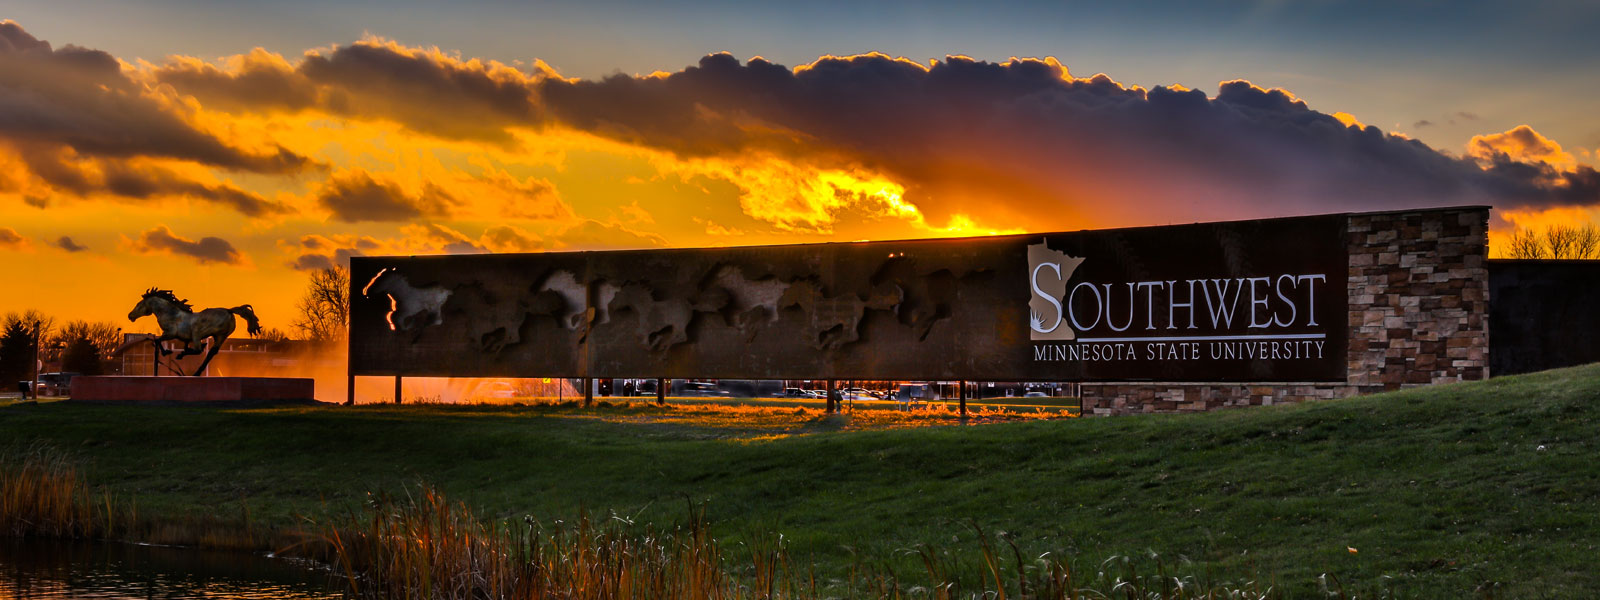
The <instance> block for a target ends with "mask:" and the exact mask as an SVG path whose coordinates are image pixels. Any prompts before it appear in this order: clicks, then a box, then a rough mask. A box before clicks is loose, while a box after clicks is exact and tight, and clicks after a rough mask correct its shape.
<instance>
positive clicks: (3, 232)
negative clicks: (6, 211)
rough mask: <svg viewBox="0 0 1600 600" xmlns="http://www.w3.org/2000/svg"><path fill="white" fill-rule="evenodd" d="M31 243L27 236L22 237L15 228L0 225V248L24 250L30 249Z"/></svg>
mask: <svg viewBox="0 0 1600 600" xmlns="http://www.w3.org/2000/svg"><path fill="white" fill-rule="evenodd" d="M32 248H33V244H32V243H31V242H29V241H28V238H25V237H22V234H20V233H17V230H15V229H12V228H10V227H0V250H11V251H26V250H31V249H32Z"/></svg>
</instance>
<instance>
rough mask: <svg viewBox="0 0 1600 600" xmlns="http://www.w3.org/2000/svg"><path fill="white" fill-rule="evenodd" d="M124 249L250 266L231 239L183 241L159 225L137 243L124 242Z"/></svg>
mask: <svg viewBox="0 0 1600 600" xmlns="http://www.w3.org/2000/svg"><path fill="white" fill-rule="evenodd" d="M124 246H125V247H126V248H127V249H129V250H132V251H134V252H140V253H144V254H171V255H174V256H183V257H188V258H192V259H194V260H195V261H196V262H198V263H200V264H202V265H204V264H210V263H218V264H225V265H235V266H243V265H246V264H248V261H246V260H245V257H244V255H243V254H240V253H239V251H238V250H236V249H234V247H233V244H231V243H229V242H228V240H225V239H222V238H219V237H211V236H206V237H203V238H200V239H199V240H191V239H188V238H184V237H182V236H179V235H177V234H174V233H173V232H172V229H170V228H168V227H167V226H165V225H160V226H157V227H156V228H154V229H150V230H148V231H145V232H143V233H140V234H139V238H138V239H135V240H129V241H125V243H124Z"/></svg>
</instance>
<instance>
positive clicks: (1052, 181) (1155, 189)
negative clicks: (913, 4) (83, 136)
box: [158, 42, 1600, 222]
mask: <svg viewBox="0 0 1600 600" xmlns="http://www.w3.org/2000/svg"><path fill="white" fill-rule="evenodd" d="M247 62H248V61H247ZM257 62H259V64H258V65H257V67H255V70H254V71H252V70H250V69H249V68H244V69H242V70H240V71H238V72H234V73H222V72H221V71H215V70H213V71H214V72H208V73H203V74H201V75H195V74H194V73H200V71H203V69H201V70H195V69H189V70H188V71H184V72H185V73H189V75H188V79H185V78H184V76H180V74H179V71H183V69H180V68H179V67H180V66H181V65H173V66H169V67H164V69H166V71H164V72H163V74H158V77H161V78H163V80H164V81H167V82H169V83H171V84H173V85H174V87H175V88H177V89H178V90H179V91H180V92H185V93H188V91H189V90H191V89H192V90H194V92H193V93H195V94H196V95H197V97H201V98H206V97H210V98H224V97H226V98H230V99H231V100H230V102H236V103H248V102H249V101H250V98H251V94H250V92H249V90H251V89H254V88H256V87H259V86H260V85H262V82H276V83H274V84H273V85H280V84H281V87H283V88H285V89H295V90H301V91H299V92H294V93H292V94H289V95H276V96H272V95H268V96H263V97H262V98H260V99H259V100H258V101H257V102H256V104H257V105H258V108H259V109H261V110H295V109H298V108H302V107H305V106H307V105H306V103H307V102H310V101H311V100H310V99H311V98H312V97H315V98H316V100H315V102H316V107H317V108H319V109H321V110H327V111H330V112H333V113H336V114H342V115H348V116H352V117H357V118H361V117H365V118H378V119H385V120H392V121H394V122H397V123H400V124H403V125H404V126H406V127H408V128H410V129H413V130H416V131H421V132H426V133H429V134H432V135H437V136H441V137H446V138H459V139H475V140H489V141H493V142H506V141H507V140H510V139H512V129H513V128H518V127H526V128H535V129H538V128H543V127H551V126H558V127H570V128H575V129H578V130H581V131H585V132H589V133H593V134H596V135H600V136H603V137H607V138H611V139H614V140H619V141H623V142H627V143H632V144H639V145H644V146H648V147H652V148H657V149H661V150H665V151H669V152H672V153H674V154H676V155H679V156H683V157H719V158H727V159H730V160H739V159H742V158H746V157H750V156H752V155H755V154H770V155H774V156H778V157H782V158H785V159H788V160H791V161H795V162H801V163H807V164H810V165H813V166H816V167H819V168H843V167H856V166H860V167H865V168H868V169H872V170H874V171H877V172H881V173H883V174H886V175H888V176H890V177H891V178H892V179H894V180H895V181H897V182H899V183H902V184H904V185H905V186H906V188H907V200H908V201H911V202H913V203H915V204H916V205H918V206H919V207H921V208H923V209H924V210H925V211H927V212H929V213H931V214H935V215H937V214H941V213H943V214H949V213H953V212H956V211H965V212H971V211H982V212H986V213H989V214H990V215H991V216H999V217H1002V218H1004V219H1007V220H1010V221H1012V222H1017V221H1020V220H1023V219H1036V218H1043V217H1051V216H1052V215H1053V216H1054V217H1055V218H1058V219H1061V218H1070V217H1071V216H1073V215H1093V214H1107V213H1113V214H1114V213H1117V212H1118V211H1123V212H1124V213H1126V216H1130V217H1132V216H1136V217H1137V218H1138V219H1140V220H1148V219H1149V215H1150V214H1159V215H1162V216H1163V217H1164V218H1165V219H1169V220H1173V221H1181V220H1191V219H1202V218H1215V217H1218V216H1237V215H1239V214H1241V213H1249V214H1263V213H1274V214H1285V213H1297V212H1327V211H1333V210H1359V209H1383V208H1393V207H1398V206H1428V205H1443V204H1467V203H1488V204H1494V205H1497V206H1501V207H1504V208H1514V207H1541V206H1552V205H1563V204H1595V203H1597V202H1600V198H1597V197H1595V196H1593V195H1592V193H1591V191H1590V190H1591V185H1590V181H1591V180H1592V178H1593V175H1592V170H1585V169H1586V168H1585V167H1578V168H1576V169H1575V170H1567V171H1556V170H1552V169H1550V168H1549V166H1548V165H1541V164H1534V163H1528V162H1518V161H1517V160H1494V159H1490V158H1484V157H1478V156H1468V157H1457V156H1452V155H1450V154H1446V153H1443V152H1440V151H1438V150H1435V149H1433V148H1430V147H1428V146H1427V145H1426V144H1423V143H1421V142H1418V141H1415V140H1411V139H1408V138H1404V137H1400V136H1393V135H1388V134H1385V133H1384V132H1383V131H1381V130H1379V129H1377V128H1374V127H1362V126H1347V125H1346V124H1345V123H1342V122H1340V120H1339V119H1336V118H1334V117H1333V116H1332V115H1330V114H1327V113H1323V112H1320V111H1317V110H1314V109H1312V108H1310V107H1309V106H1307V105H1306V103H1304V102H1302V101H1300V100H1298V99H1296V98H1295V97H1294V96H1292V95H1290V94H1289V93H1286V92H1284V91H1281V90H1265V89H1261V88H1258V87H1255V86H1253V85H1251V84H1250V83H1248V82H1245V81H1229V82H1223V83H1222V84H1221V85H1220V87H1219V88H1218V89H1217V92H1216V94H1215V96H1214V97H1212V96H1209V95H1208V94H1207V93H1205V92H1202V91H1199V90H1190V89H1184V88H1181V87H1156V88H1152V89H1149V90H1145V89H1142V88H1137V87H1127V86H1123V85H1121V84H1118V83H1117V82H1115V81H1113V80H1112V79H1110V78H1109V77H1106V76H1103V75H1101V76H1095V77H1090V78H1076V77H1072V76H1071V75H1070V74H1069V73H1068V72H1067V71H1066V68H1065V67H1063V66H1061V65H1060V64H1058V63H1055V62H1054V61H1047V60H1015V61H1010V62H1008V63H1003V64H997V63H989V62H983V61H976V60H972V59H968V58H964V57H948V58H946V59H945V60H944V61H940V62H936V63H934V64H932V65H931V66H928V65H922V64H919V63H914V62H911V61H907V60H903V59H894V58H890V57H887V56H883V55H876V54H874V55H861V56H853V57H845V58H838V57H827V58H823V59H819V60H818V61H816V62H814V63H812V64H810V65H805V66H804V67H801V68H798V69H789V68H787V67H784V66H782V65H778V64H774V63H771V62H768V61H765V60H762V59H753V60H750V61H749V62H746V63H741V62H740V61H738V60H737V59H735V58H733V57H732V56H730V55H727V54H714V55H710V56H706V57H704V58H702V59H701V60H700V61H699V63H698V64H696V65H694V66H691V67H688V68H685V69H683V70H681V71H678V72H676V73H671V74H667V75H664V76H658V75H652V76H642V77H635V76H628V75H622V74H618V75H613V76H610V77H606V78H603V79H599V80H569V79H563V78H560V77H558V76H555V75H554V74H553V73H551V72H547V71H541V72H536V73H531V74H528V73H518V72H515V71H513V70H511V69H509V68H507V67H504V66H503V65H496V64H486V63H482V62H480V61H475V60H462V59H459V58H454V57H451V56H446V55H443V54H440V53H438V52H436V51H422V50H416V49H410V48H404V47H401V46H398V45H395V44H392V43H382V42H363V43H358V44H355V45H352V46H348V47H341V48H338V49H335V50H333V51H330V52H324V53H312V54H309V55H308V56H307V57H306V58H305V59H303V60H301V61H300V62H299V63H298V64H296V65H294V66H293V67H292V70H291V69H290V68H289V67H287V66H285V64H286V63H285V64H276V65H275V64H272V63H271V62H270V61H257ZM185 68H187V67H185ZM306 86H312V87H314V88H315V90H316V91H315V93H312V92H310V91H307V89H308V88H307V87H306ZM229 90H231V91H229ZM1455 115H1456V116H1457V117H1459V118H1462V119H1470V118H1475V116H1474V115H1471V113H1467V112H1465V111H1461V112H1457V113H1456V114H1455ZM1422 126H1424V125H1421V124H1419V125H1418V127H1422ZM381 187H383V186H382V185H381V184H378V185H376V186H374V185H366V186H356V187H351V186H340V187H339V191H338V193H333V194H331V195H329V196H328V200H329V202H325V205H327V206H329V208H330V210H333V211H334V212H335V215H336V216H337V217H338V218H340V219H341V220H346V221H355V220H371V219H377V220H397V219H408V218H415V217H418V216H429V215H428V211H427V210H424V207H423V206H422V204H423V203H422V202H421V200H423V199H419V198H410V197H407V196H404V195H403V194H396V193H393V192H394V190H392V189H389V190H381V189H378V188H381ZM357 191H362V192H364V193H360V194H357V193H353V192H357ZM996 200H998V201H996ZM1151 211H1154V212H1153V213H1152V212H1151ZM436 212H442V211H436ZM1063 215H1065V216H1063Z"/></svg>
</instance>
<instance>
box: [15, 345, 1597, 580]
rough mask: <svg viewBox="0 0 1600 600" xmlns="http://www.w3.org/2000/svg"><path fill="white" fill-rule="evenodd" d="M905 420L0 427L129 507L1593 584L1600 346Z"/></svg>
mask: <svg viewBox="0 0 1600 600" xmlns="http://www.w3.org/2000/svg"><path fill="white" fill-rule="evenodd" d="M898 419H899V418H898V417H886V418H882V419H879V418H878V417H873V416H872V415H870V414H868V412H867V411H858V412H857V413H856V414H855V415H850V416H834V417H821V416H819V415H817V413H815V412H807V411H805V410H804V409H796V408H783V409H750V408H745V409H729V410H726V411H721V412H718V411H715V410H711V409H707V408H705V407H689V406H685V407H681V408H678V409H673V410H664V409H657V408H653V407H645V406H634V407H630V408H620V407H610V408H594V409H575V408H554V407H473V406H450V407H446V406H399V407H396V406H360V407H354V408H344V407H325V408H324V407H317V408H289V409H259V410H226V409H204V408H136V407H112V406H94V405H75V404H71V403H49V402H46V403H40V404H31V405H30V404H18V405H10V406H0V446H7V445H9V446H18V445H22V446H25V445H27V444H29V443H33V442H36V441H44V442H46V443H49V444H51V445H54V446H56V447H58V448H61V449H65V450H67V451H68V452H70V453H72V454H74V455H76V456H78V457H79V458H80V459H81V461H82V464H83V465H84V472H85V473H86V474H87V476H88V478H89V479H90V481H91V482H92V483H94V484H95V485H104V486H106V487H107V488H108V489H109V490H110V491H111V492H112V493H113V494H114V495H116V496H119V497H122V498H132V499H134V500H135V501H136V503H137V506H138V509H139V511H140V513H141V516H142V517H155V518H175V519H176V518H187V517H192V516H194V515H212V516H217V517H219V518H222V519H233V518H238V517H239V516H242V515H244V514H246V513H248V514H249V515H250V518H251V520H252V522H254V523H255V524H257V525H258V526H260V525H263V524H264V525H269V526H288V525H291V524H293V523H294V522H295V521H294V519H295V516H296V515H310V516H322V515H326V514H328V513H330V512H344V511H350V510H356V509H358V507H360V506H361V505H362V504H363V502H364V500H365V499H366V494H367V493H368V492H376V493H394V494H403V493H405V490H406V489H408V488H409V489H415V485H416V484H417V482H419V481H426V482H429V483H431V484H433V485H435V486H437V487H438V488H440V489H441V490H443V491H444V492H445V493H446V494H447V495H449V496H450V497H452V498H454V499H457V500H461V501H465V502H466V503H468V504H470V505H471V506H473V507H476V508H477V509H479V510H480V512H482V513H483V514H489V515H496V516H500V517H507V518H520V517H521V516H523V515H533V516H535V517H537V518H540V519H545V520H551V519H570V518H572V517H573V516H575V515H577V514H578V513H579V512H580V511H587V512H588V513H589V514H591V515H597V516H604V515H608V514H611V513H616V514H618V515H624V516H626V517H628V518H632V519H635V520H636V521H641V522H653V523H660V524H666V523H671V522H674V521H679V520H681V519H683V518H684V517H685V516H686V515H687V513H688V508H687V506H688V505H689V503H698V504H703V506H704V507H705V510H706V513H707V515H708V517H709V518H710V519H711V521H712V522H713V524H714V527H715V531H716V532H717V533H718V535H719V537H720V538H721V539H722V540H723V541H724V542H726V543H727V544H728V545H729V546H730V547H737V543H738V542H740V541H742V540H748V539H750V537H751V536H753V535H759V534H763V533H766V532H774V533H781V534H782V535H783V536H784V539H785V540H787V541H788V543H789V544H790V548H791V550H792V551H793V554H794V555H795V557H796V558H795V560H796V561H797V562H802V563H810V562H815V563H816V564H817V565H818V568H819V570H820V571H821V572H822V573H824V574H831V575H832V576H837V575H840V574H842V573H844V572H845V571H846V570H847V569H848V568H849V565H850V564H851V563H852V561H853V560H855V559H854V558H852V557H857V558H859V559H860V560H864V561H867V562H871V563H874V564H878V565H881V567H880V568H888V569H893V570H894V571H896V572H897V573H905V574H909V575H911V576H910V577H907V579H914V578H915V572H916V571H917V569H918V568H919V567H917V566H916V565H917V564H919V563H918V562H917V558H916V557H915V556H913V555H912V554H910V553H908V552H906V551H907V550H909V549H915V548H918V547H924V546H926V547H931V548H933V549H934V551H935V552H936V553H950V554H952V555H955V556H965V557H969V558H975V557H976V552H975V548H976V541H975V538H976V533H975V530H974V528H973V525H974V524H976V525H977V526H981V527H982V528H983V529H984V530H985V531H986V532H987V533H990V534H993V533H996V532H1001V531H1003V532H1007V533H1008V534H1010V535H1011V536H1012V537H1013V538H1014V539H1015V541H1016V543H1017V544H1018V546H1019V547H1020V548H1021V551H1022V553H1023V556H1024V557H1032V556H1037V555H1038V554H1040V553H1042V552H1046V551H1049V552H1053V553H1056V554H1058V555H1059V554H1061V553H1067V554H1070V555H1074V556H1078V557H1081V559H1082V561H1083V562H1082V564H1084V565H1086V566H1093V565H1098V564H1100V561H1102V560H1103V559H1106V558H1108V557H1112V556H1149V555H1150V554H1152V553H1153V554H1155V555H1158V556H1159V557H1160V560H1161V561H1162V562H1164V563H1168V564H1171V563H1175V562H1180V561H1182V560H1188V561H1193V562H1192V564H1187V565H1184V566H1181V567H1179V568H1178V570H1181V571H1183V572H1187V573H1194V574H1198V575H1200V576H1205V577H1210V578H1213V579H1220V580H1234V581H1240V580H1244V579H1250V578H1256V577H1260V578H1265V579H1267V580H1270V581H1275V582H1276V583H1277V585H1278V586H1279V588H1281V589H1286V590H1289V591H1291V592H1302V593H1308V594H1309V593H1312V592H1314V591H1315V590H1316V589H1317V585H1318V584H1317V577H1318V576H1319V575H1321V574H1323V573H1332V574H1334V575H1335V576H1337V577H1338V578H1339V580H1340V581H1341V582H1342V583H1343V585H1345V586H1346V588H1347V589H1352V590H1373V589H1383V590H1389V591H1392V592H1394V593H1395V594H1396V595H1399V596H1403V597H1419V596H1420V597H1438V598H1459V597H1463V596H1474V595H1479V594H1483V593H1485V592H1490V593H1492V594H1493V595H1494V596H1496V597H1574V596H1585V595H1590V594H1593V593H1594V590H1597V589H1600V568H1597V566H1596V562H1595V559H1596V557H1600V525H1597V523H1600V462H1597V461H1596V460H1595V458H1596V444H1597V443H1600V365H1591V366H1585V367H1577V368H1572V369H1564V370H1557V371H1550V372H1545V373H1538V374H1532V375H1525V376H1516V377H1505V378H1499V379H1495V380H1492V381H1488V382H1480V383H1468V384H1457V385H1447V386H1436V387H1430V388H1423V389H1416V390H1408V391H1403V392H1398V393H1389V394H1382V395H1376V396H1368V397H1362V398H1353V399H1347V400H1336V401H1325V402H1317V403H1310V404H1302V405H1295V406H1280V407H1267V408H1252V409H1243V410H1225V411H1220V412H1214V413H1207V414H1194V415H1152V416H1136V417H1119V418H1109V419H1061V420H1034V421H1026V422H1010V423H997V424H983V425H972V426H938V427H917V428H906V427H900V425H905V424H907V423H905V422H902V421H901V420H898ZM933 422H939V423H949V422H950V421H933ZM1352 549H1353V550H1352ZM1006 554H1007V555H1009V549H1007V551H1006ZM972 568H973V569H974V570H975V569H976V566H975V565H973V566H972ZM1367 595H1368V594H1367V593H1362V594H1361V596H1362V597H1366V596H1367Z"/></svg>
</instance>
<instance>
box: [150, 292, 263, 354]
mask: <svg viewBox="0 0 1600 600" xmlns="http://www.w3.org/2000/svg"><path fill="white" fill-rule="evenodd" d="M149 315H155V317H156V323H157V324H159V325H161V336H160V337H157V338H154V339H153V340H152V341H154V342H155V345H156V352H158V353H160V354H161V355H162V356H166V355H167V354H170V353H171V351H170V350H167V349H166V348H163V347H162V346H161V342H164V341H166V340H178V341H181V342H183V351H182V352H179V353H178V358H183V357H185V356H193V355H195V354H199V353H201V352H205V353H206V358H205V360H202V361H200V366H199V367H196V368H195V370H194V372H193V373H190V374H191V375H199V374H201V373H204V372H205V371H206V365H208V364H211V359H212V358H215V357H216V356H217V352H218V351H220V350H222V341H223V340H226V339H228V336H229V335H230V334H232V333H233V328H234V324H233V316H234V315H239V316H241V317H244V322H245V324H246V325H247V330H248V331H249V332H250V335H252V336H254V335H256V334H258V333H261V322H260V321H259V320H257V319H256V312H255V310H254V309H252V308H250V305H249V304H245V305H242V306H235V307H233V308H208V309H205V310H202V311H200V312H194V308H193V307H190V306H189V301H188V300H179V299H178V297H177V296H174V295H173V294H172V290H158V289H156V288H150V289H149V290H148V291H146V292H145V293H144V298H142V299H140V300H139V303H138V304H135V305H134V306H133V310H132V311H129V312H128V320H129V321H137V320H139V318H140V317H145V316H149ZM206 339H210V340H211V346H210V349H209V350H205V351H202V350H201V349H200V348H199V347H197V345H198V343H199V342H203V341H205V340H206ZM179 374H182V372H181V371H180V372H179Z"/></svg>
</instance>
